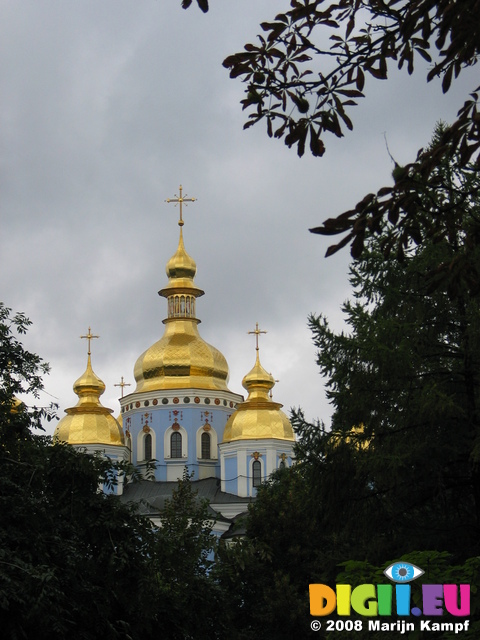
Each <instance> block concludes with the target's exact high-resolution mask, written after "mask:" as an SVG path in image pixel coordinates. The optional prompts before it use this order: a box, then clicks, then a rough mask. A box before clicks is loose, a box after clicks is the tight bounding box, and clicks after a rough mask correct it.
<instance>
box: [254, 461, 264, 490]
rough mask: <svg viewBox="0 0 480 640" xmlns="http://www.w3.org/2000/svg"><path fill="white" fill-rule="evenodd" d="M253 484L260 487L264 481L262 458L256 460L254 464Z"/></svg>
mask: <svg viewBox="0 0 480 640" xmlns="http://www.w3.org/2000/svg"><path fill="white" fill-rule="evenodd" d="M252 476H253V486H254V487H259V486H260V485H261V483H262V464H261V462H260V460H255V461H254V463H253V464H252Z"/></svg>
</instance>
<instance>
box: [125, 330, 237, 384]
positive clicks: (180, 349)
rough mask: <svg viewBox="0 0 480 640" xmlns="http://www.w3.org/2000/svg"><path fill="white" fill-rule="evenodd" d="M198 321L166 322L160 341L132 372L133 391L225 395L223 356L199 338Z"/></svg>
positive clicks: (138, 362) (226, 368) (225, 380)
mask: <svg viewBox="0 0 480 640" xmlns="http://www.w3.org/2000/svg"><path fill="white" fill-rule="evenodd" d="M197 322H198V321H197V320H183V321H181V322H179V321H178V320H176V319H172V318H169V319H168V320H166V321H165V323H166V327H165V333H164V335H163V337H162V338H161V339H160V340H159V341H158V342H156V343H155V344H154V345H152V346H151V347H150V348H149V349H147V350H146V351H145V353H143V354H142V355H141V356H140V357H139V358H138V360H137V362H136V364H135V369H134V375H135V380H136V381H137V388H136V391H156V390H157V389H158V390H160V389H188V388H195V389H208V390H217V389H222V390H224V391H228V387H227V382H228V365H227V361H226V360H225V358H224V356H223V355H222V354H221V353H220V351H218V349H215V347H212V345H210V344H208V343H207V342H205V340H203V339H202V338H201V337H200V334H199V333H198V328H197Z"/></svg>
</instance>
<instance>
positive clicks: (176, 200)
mask: <svg viewBox="0 0 480 640" xmlns="http://www.w3.org/2000/svg"><path fill="white" fill-rule="evenodd" d="M179 192H180V196H177V194H175V197H174V198H167V199H166V200H165V202H173V203H174V204H179V205H180V220H179V221H178V226H179V227H183V225H184V222H183V218H182V205H183V203H184V202H185V203H187V202H195V200H196V199H197V198H184V197H183V196H182V185H180V187H179ZM185 206H187V205H186V204H185Z"/></svg>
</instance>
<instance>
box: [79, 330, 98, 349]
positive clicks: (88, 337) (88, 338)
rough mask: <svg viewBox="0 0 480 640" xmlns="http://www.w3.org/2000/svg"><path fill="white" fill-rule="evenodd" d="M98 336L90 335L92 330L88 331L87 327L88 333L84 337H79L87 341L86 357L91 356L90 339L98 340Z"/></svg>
mask: <svg viewBox="0 0 480 640" xmlns="http://www.w3.org/2000/svg"><path fill="white" fill-rule="evenodd" d="M99 337H100V336H94V335H92V330H91V329H90V327H88V333H87V335H86V336H80V338H86V339H87V340H88V351H87V353H88V355H89V356H90V355H92V352H91V351H90V343H91V341H92V338H99Z"/></svg>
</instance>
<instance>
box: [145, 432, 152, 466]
mask: <svg viewBox="0 0 480 640" xmlns="http://www.w3.org/2000/svg"><path fill="white" fill-rule="evenodd" d="M143 447H144V453H145V456H144V460H151V459H152V435H151V434H150V433H147V435H146V436H145V438H144V440H143Z"/></svg>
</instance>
